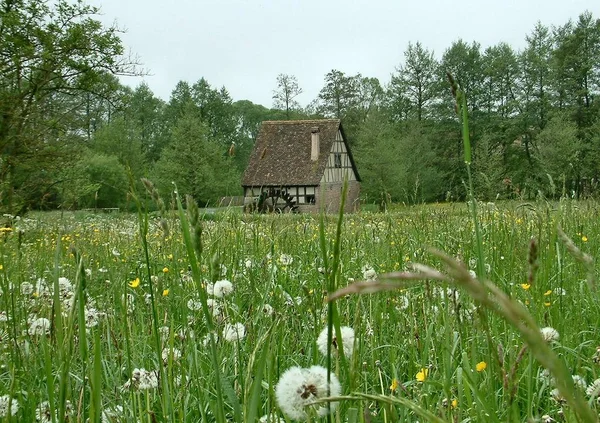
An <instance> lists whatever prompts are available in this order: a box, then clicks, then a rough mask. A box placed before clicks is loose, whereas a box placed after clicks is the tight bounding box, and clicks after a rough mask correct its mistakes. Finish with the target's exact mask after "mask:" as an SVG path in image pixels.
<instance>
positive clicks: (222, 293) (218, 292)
mask: <svg viewBox="0 0 600 423" xmlns="http://www.w3.org/2000/svg"><path fill="white" fill-rule="evenodd" d="M232 292H233V284H232V283H231V282H230V281H228V280H227V279H223V280H220V281H216V282H215V286H214V291H213V295H214V296H215V297H217V298H223V297H226V296H228V295H229V294H231V293H232Z"/></svg>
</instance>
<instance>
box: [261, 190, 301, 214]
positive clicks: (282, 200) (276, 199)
mask: <svg viewBox="0 0 600 423" xmlns="http://www.w3.org/2000/svg"><path fill="white" fill-rule="evenodd" d="M256 209H257V211H259V212H260V213H296V212H298V206H297V205H296V201H295V200H294V197H292V196H291V195H290V194H289V193H288V192H287V191H286V190H284V189H275V188H269V189H268V190H267V191H263V192H262V193H261V194H260V196H259V197H258V201H257V204H256Z"/></svg>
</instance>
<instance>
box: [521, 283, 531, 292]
mask: <svg viewBox="0 0 600 423" xmlns="http://www.w3.org/2000/svg"><path fill="white" fill-rule="evenodd" d="M521 288H523V289H524V290H525V291H527V290H528V289H529V288H531V285H530V284H528V283H522V284H521Z"/></svg>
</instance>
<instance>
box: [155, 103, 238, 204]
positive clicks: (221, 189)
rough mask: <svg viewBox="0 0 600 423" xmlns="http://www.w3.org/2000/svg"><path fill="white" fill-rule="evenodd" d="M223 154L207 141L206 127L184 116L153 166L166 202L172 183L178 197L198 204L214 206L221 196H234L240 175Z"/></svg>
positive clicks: (193, 118) (171, 189) (193, 116)
mask: <svg viewBox="0 0 600 423" xmlns="http://www.w3.org/2000/svg"><path fill="white" fill-rule="evenodd" d="M226 153H227V150H225V149H224V148H223V147H222V145H220V144H219V143H215V142H213V141H212V140H211V138H210V130H209V128H208V126H207V125H206V124H204V123H203V122H201V121H200V120H198V119H197V118H196V117H195V114H194V113H193V112H190V113H187V114H184V115H183V116H182V117H181V118H180V119H179V120H178V122H177V125H176V126H175V127H174V128H173V130H172V133H171V140H170V142H169V148H168V149H166V150H165V151H164V152H163V154H162V156H161V158H160V160H159V161H158V162H157V163H156V167H155V173H156V177H157V181H156V182H157V184H158V186H159V187H160V189H161V191H162V192H163V194H165V195H166V197H167V198H169V197H170V195H169V193H170V192H172V191H173V188H174V187H173V182H174V183H175V184H176V185H177V188H178V190H179V192H180V194H182V195H191V196H192V197H193V198H194V199H195V200H196V201H197V202H198V203H199V204H202V205H206V204H216V202H217V201H218V199H219V198H220V197H221V196H224V195H235V194H236V193H238V192H239V191H240V190H241V188H239V180H240V174H239V173H238V172H237V170H236V168H235V166H233V163H232V160H231V158H229V157H227V156H226Z"/></svg>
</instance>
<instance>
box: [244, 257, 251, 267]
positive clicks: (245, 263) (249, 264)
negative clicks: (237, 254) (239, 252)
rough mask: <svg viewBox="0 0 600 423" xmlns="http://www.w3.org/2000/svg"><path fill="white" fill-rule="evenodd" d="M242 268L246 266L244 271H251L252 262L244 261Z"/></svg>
mask: <svg viewBox="0 0 600 423" xmlns="http://www.w3.org/2000/svg"><path fill="white" fill-rule="evenodd" d="M244 266H246V269H252V260H250V259H246V261H245V262H244Z"/></svg>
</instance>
